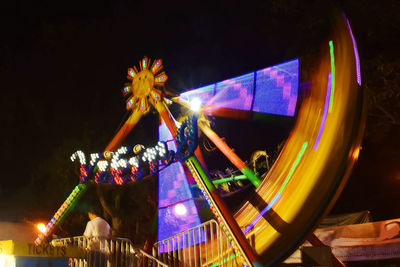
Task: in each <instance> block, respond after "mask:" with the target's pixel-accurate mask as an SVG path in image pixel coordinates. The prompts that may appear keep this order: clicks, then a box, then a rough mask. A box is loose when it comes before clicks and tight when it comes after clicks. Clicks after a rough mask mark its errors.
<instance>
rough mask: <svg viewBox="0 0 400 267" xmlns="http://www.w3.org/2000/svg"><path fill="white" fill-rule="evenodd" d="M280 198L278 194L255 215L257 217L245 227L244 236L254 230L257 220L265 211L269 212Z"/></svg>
mask: <svg viewBox="0 0 400 267" xmlns="http://www.w3.org/2000/svg"><path fill="white" fill-rule="evenodd" d="M280 197H281V193H278V194H276V195H275V197H274V198H273V199H272V201H271V202H270V203H269V204H268V205H267V206H266V207H265V208H264V209H263V210H262V211H261V212H260V213H259V214H258V215H257V217H256V218H255V219H254V221H252V222H251V223H250V224H249V225H247V227H246V228H245V229H244V230H243V233H244V234H247V232H248V231H250V230H251V229H253V228H254V226H255V225H256V224H257V223H258V221H259V220H261V218H262V217H263V216H264V214H265V213H267V211H269V210H270V209H271V208H272V206H273V205H274V204H275V202H276V201H277V200H278V199H279V198H280Z"/></svg>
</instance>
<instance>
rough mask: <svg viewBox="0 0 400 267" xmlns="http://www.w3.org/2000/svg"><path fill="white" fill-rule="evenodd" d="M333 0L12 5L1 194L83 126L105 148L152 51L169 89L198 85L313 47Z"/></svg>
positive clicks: (3, 28) (4, 11) (358, 29)
mask: <svg viewBox="0 0 400 267" xmlns="http://www.w3.org/2000/svg"><path fill="white" fill-rule="evenodd" d="M343 3H344V4H343ZM342 4H343V5H344V6H345V7H346V8H347V10H346V12H347V13H348V16H349V18H350V20H351V21H352V17H353V15H354V18H355V19H354V20H353V22H354V25H353V29H354V31H355V33H356V34H357V33H359V35H360V42H361V44H359V46H360V47H361V48H360V49H361V50H362V49H363V47H364V51H365V53H364V55H365V56H367V53H366V51H368V52H370V51H375V50H376V49H378V48H374V47H372V46H367V45H364V46H363V42H364V41H366V40H367V37H366V36H367V35H368V31H367V30H366V28H364V24H362V22H361V20H359V21H357V19H356V18H360V17H362V16H364V15H365V14H363V11H362V10H360V9H358V6H357V5H353V4H352V1H342ZM328 6H329V5H327V4H326V1H310V4H309V5H307V6H306V5H305V4H303V2H302V1H278V0H274V1H245V3H244V2H241V3H240V4H238V3H235V2H232V1H221V2H218V3H216V2H214V1H212V2H206V1H199V2H195V3H190V4H189V2H188V1H180V2H173V3H171V1H163V2H161V1H108V2H100V1H98V2H90V1H80V2H79V4H78V2H76V3H73V2H70V1H61V2H60V1H39V2H37V1H32V2H28V1H22V2H21V1H20V2H12V3H9V4H7V5H5V6H3V7H2V8H1V11H0V12H1V16H0V59H1V64H0V81H1V84H0V86H1V93H2V96H1V103H0V104H1V107H0V108H1V113H0V118H1V125H2V131H1V135H0V136H1V138H0V140H1V142H2V148H3V153H2V157H1V162H2V164H1V168H2V174H1V178H0V196H1V195H3V196H7V195H9V194H13V193H14V192H15V191H16V190H18V189H19V188H21V187H23V186H24V185H26V183H27V182H28V181H29V179H30V176H31V174H32V173H33V172H35V171H36V167H37V165H38V164H40V162H42V161H43V160H45V159H48V158H50V157H52V156H53V155H54V153H56V152H55V151H57V150H56V149H57V148H58V147H61V146H63V145H65V142H66V140H67V141H68V142H73V140H77V142H78V140H82V138H83V137H82V136H84V135H85V133H82V131H84V130H83V129H88V128H90V129H92V131H94V133H93V132H92V133H90V134H88V136H89V137H90V140H91V141H92V142H93V146H94V147H96V146H97V147H105V145H106V144H107V142H108V141H109V140H110V139H111V138H112V136H113V135H114V134H115V131H116V130H117V129H118V126H119V125H120V123H121V122H122V121H123V119H124V116H125V115H126V111H125V102H124V98H123V96H122V94H121V89H122V86H123V84H124V83H125V82H126V78H125V77H126V70H127V68H128V67H131V66H133V65H137V63H138V61H139V60H140V59H141V58H142V57H143V56H144V55H146V56H148V57H150V58H162V59H163V61H164V66H165V69H166V72H167V74H168V76H169V80H168V84H167V88H168V89H170V90H172V91H175V92H180V91H182V90H187V89H190V88H196V87H199V86H202V85H207V84H210V83H213V82H217V81H220V80H223V79H226V78H230V77H234V76H237V75H240V74H244V73H247V72H250V71H254V70H257V69H260V68H263V67H267V66H270V65H274V64H277V63H281V62H284V61H286V60H289V59H293V58H296V57H302V56H305V55H310V51H312V50H313V49H317V48H318V47H319V42H320V40H322V38H323V37H324V34H325V33H326V30H327V25H328V24H329V19H327V18H328V14H329V12H328ZM382 12H383V11H382ZM378 13H379V12H378ZM370 23H373V22H370ZM365 27H368V26H365ZM390 38H393V37H392V36H390ZM376 45H379V43H378V44H376ZM390 47H393V46H390ZM374 49H375V50H374ZM388 50H389V52H390V51H392V49H388ZM388 50H387V51H386V52H387V53H389V52H388ZM368 55H369V53H368ZM147 120H151V119H147ZM141 127H142V126H141ZM80 138H81V139H80ZM94 139H97V140H94ZM76 146H77V149H79V148H80V146H79V144H76ZM90 152H91V151H90ZM66 156H68V157H69V155H66ZM372 186H373V185H372ZM399 215H400V214H399Z"/></svg>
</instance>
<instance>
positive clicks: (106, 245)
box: [51, 236, 168, 267]
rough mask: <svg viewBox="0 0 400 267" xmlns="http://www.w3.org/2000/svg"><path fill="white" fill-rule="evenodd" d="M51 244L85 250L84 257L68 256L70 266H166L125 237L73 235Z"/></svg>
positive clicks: (55, 240)
mask: <svg viewBox="0 0 400 267" xmlns="http://www.w3.org/2000/svg"><path fill="white" fill-rule="evenodd" d="M51 244H52V245H53V246H78V247H81V248H84V249H85V250H86V256H85V257H84V258H70V259H69V266H70V267H92V266H96V267H99V266H106V267H114V266H118V267H120V266H121V267H125V266H126V267H134V266H141V267H142V266H143V267H145V266H157V267H158V266H161V267H164V266H168V265H166V264H164V263H163V262H161V261H160V260H158V259H156V258H154V257H153V256H151V255H149V254H147V253H146V252H144V251H143V250H141V249H139V248H137V247H135V246H134V245H133V244H132V242H131V241H130V240H129V239H125V238H99V237H91V238H88V237H85V236H75V237H70V238H61V239H54V240H53V241H51Z"/></svg>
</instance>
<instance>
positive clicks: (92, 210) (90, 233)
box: [83, 205, 111, 267]
mask: <svg viewBox="0 0 400 267" xmlns="http://www.w3.org/2000/svg"><path fill="white" fill-rule="evenodd" d="M100 215H101V209H100V207H99V206H96V205H92V206H89V209H88V217H89V219H90V221H88V222H87V224H86V228H85V231H84V233H83V235H84V236H85V237H87V241H88V248H90V251H89V254H88V259H87V260H88V266H90V267H92V266H106V265H107V261H108V260H107V259H108V257H107V255H108V254H109V249H108V247H107V246H106V244H107V242H106V239H107V238H109V237H110V233H111V227H110V225H109V224H108V222H107V221H106V220H104V219H103V218H101V217H100Z"/></svg>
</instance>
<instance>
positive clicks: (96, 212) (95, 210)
mask: <svg viewBox="0 0 400 267" xmlns="http://www.w3.org/2000/svg"><path fill="white" fill-rule="evenodd" d="M88 216H89V219H90V220H93V219H94V218H96V217H101V216H102V209H101V208H100V206H99V205H95V204H91V205H89V207H88Z"/></svg>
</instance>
